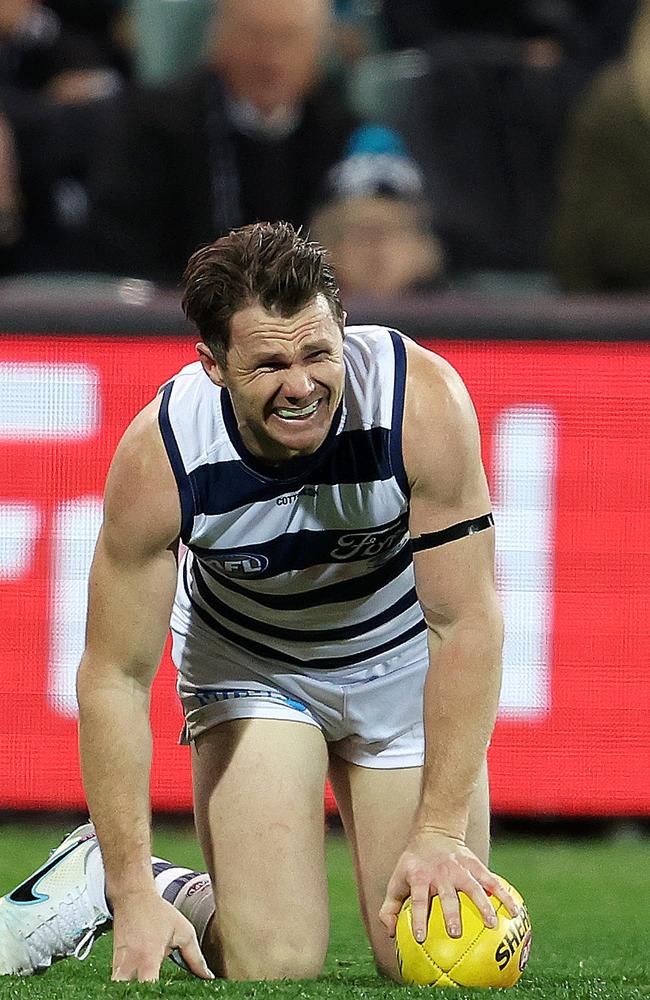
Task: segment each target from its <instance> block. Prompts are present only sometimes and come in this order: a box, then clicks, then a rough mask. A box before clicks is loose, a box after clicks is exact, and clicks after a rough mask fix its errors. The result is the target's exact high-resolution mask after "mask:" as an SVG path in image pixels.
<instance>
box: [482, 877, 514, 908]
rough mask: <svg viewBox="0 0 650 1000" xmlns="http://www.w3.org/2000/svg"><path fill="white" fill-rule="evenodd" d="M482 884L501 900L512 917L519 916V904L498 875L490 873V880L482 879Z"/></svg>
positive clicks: (487, 890)
mask: <svg viewBox="0 0 650 1000" xmlns="http://www.w3.org/2000/svg"><path fill="white" fill-rule="evenodd" d="M481 884H482V886H483V888H484V889H485V891H486V892H489V893H491V894H492V895H493V896H496V898H497V899H499V900H501V902H502V903H503V905H504V906H505V908H506V910H507V911H508V913H509V914H510V916H511V917H516V916H517V914H518V913H519V903H518V902H517V900H516V899H515V897H514V896H513V895H512V893H511V892H510V890H509V889H508V888H507V886H506V885H504V883H503V882H502V881H501V879H500V878H499V877H498V876H497V875H493V874H492V872H488V878H486V879H481Z"/></svg>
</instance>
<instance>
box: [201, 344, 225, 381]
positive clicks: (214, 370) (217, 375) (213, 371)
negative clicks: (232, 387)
mask: <svg viewBox="0 0 650 1000" xmlns="http://www.w3.org/2000/svg"><path fill="white" fill-rule="evenodd" d="M196 353H197V354H198V356H199V361H200V362H201V365H202V367H203V371H204V372H205V374H206V375H207V376H208V378H209V379H210V381H211V382H214V384H215V385H219V386H221V387H222V388H223V387H224V386H225V382H224V380H223V371H222V368H221V365H220V364H219V362H218V361H217V359H216V358H215V356H214V354H213V353H212V351H211V350H210V348H209V347H208V345H207V344H204V343H202V342H201V341H199V343H198V344H197V345H196Z"/></svg>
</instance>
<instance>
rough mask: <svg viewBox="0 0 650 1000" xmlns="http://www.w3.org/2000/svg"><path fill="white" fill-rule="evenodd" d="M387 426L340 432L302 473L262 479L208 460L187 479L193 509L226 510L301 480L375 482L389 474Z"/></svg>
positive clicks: (239, 466)
mask: <svg viewBox="0 0 650 1000" xmlns="http://www.w3.org/2000/svg"><path fill="white" fill-rule="evenodd" d="M389 438H390V431H389V430H388V429H387V428H386V427H372V428H370V429H369V430H358V431H342V432H341V434H339V435H338V437H337V438H336V440H335V441H334V442H333V444H332V446H331V448H330V449H329V451H328V453H327V455H326V456H325V457H324V459H323V461H322V462H321V463H319V464H318V465H317V466H315V467H313V468H310V469H309V471H308V472H307V473H306V474H305V475H304V476H302V477H299V478H296V479H292V480H280V479H272V480H269V481H260V478H259V476H257V475H255V474H254V473H252V472H251V471H250V470H249V469H248V468H247V467H246V466H245V465H244V463H243V462H240V461H229V462H211V463H208V464H206V465H201V466H199V467H198V468H196V469H194V470H192V472H190V474H189V478H190V481H191V484H192V489H193V491H194V494H195V495H196V497H197V510H196V513H197V514H226V513H228V512H230V511H233V510H237V509H238V508H239V507H244V506H245V505H246V504H250V503H260V502H263V501H266V500H274V499H276V498H277V497H280V496H283V495H284V494H286V493H291V492H295V491H296V489H297V488H299V486H301V485H307V484H309V485H313V486H320V485H323V486H338V485H340V484H346V483H355V484H356V483H373V482H377V481H383V480H386V479H390V478H391V476H392V475H393V473H392V471H391V463H390V458H389Z"/></svg>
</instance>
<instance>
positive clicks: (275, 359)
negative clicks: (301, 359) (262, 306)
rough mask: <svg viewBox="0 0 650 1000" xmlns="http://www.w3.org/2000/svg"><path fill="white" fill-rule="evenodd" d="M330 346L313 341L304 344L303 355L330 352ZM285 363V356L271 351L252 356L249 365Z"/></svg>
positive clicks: (322, 342)
mask: <svg viewBox="0 0 650 1000" xmlns="http://www.w3.org/2000/svg"><path fill="white" fill-rule="evenodd" d="M331 349H332V345H331V344H330V343H328V342H327V341H326V340H322V339H319V340H314V341H312V342H311V343H309V344H305V346H304V348H303V349H302V353H303V354H315V353H316V352H317V351H330V350H331ZM286 361H287V355H286V354H281V353H278V352H277V351H272V352H270V353H265V352H263V351H261V352H260V353H259V354H254V355H253V357H252V359H251V363H252V364H255V365H264V364H285V363H286Z"/></svg>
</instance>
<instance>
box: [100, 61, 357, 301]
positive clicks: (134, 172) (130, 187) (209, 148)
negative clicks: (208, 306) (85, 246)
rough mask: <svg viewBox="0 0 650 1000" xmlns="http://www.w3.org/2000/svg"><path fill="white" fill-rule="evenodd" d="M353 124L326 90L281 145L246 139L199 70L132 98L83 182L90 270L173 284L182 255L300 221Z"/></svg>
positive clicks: (212, 80)
mask: <svg viewBox="0 0 650 1000" xmlns="http://www.w3.org/2000/svg"><path fill="white" fill-rule="evenodd" d="M356 124H357V122H356V121H355V120H354V119H353V118H352V117H351V116H350V115H349V114H348V112H347V111H345V109H344V105H343V102H342V101H341V100H340V98H339V95H338V92H336V91H334V90H332V89H330V88H329V86H327V85H326V86H323V87H322V88H321V89H319V90H317V91H315V92H314V93H313V95H312V96H311V98H310V99H309V100H308V101H307V102H306V104H305V106H304V113H303V116H302V120H301V123H300V125H299V126H298V128H297V129H296V130H295V132H293V134H291V135H290V136H288V137H287V138H284V139H282V140H273V141H271V140H262V139H259V138H255V139H253V138H251V137H249V136H245V135H243V134H241V133H240V132H238V131H236V130H235V129H234V128H233V126H232V125H231V124H230V121H229V117H228V114H227V111H226V103H225V95H224V91H223V87H222V84H221V82H220V79H219V78H218V76H217V75H215V73H213V72H212V71H210V70H209V69H207V68H202V69H200V70H198V71H195V72H193V73H192V74H190V75H189V76H187V77H184V78H182V79H181V80H179V81H176V82H174V83H172V84H171V85H168V86H167V87H165V88H161V89H153V90H152V89H148V90H141V91H139V92H135V93H133V95H132V96H131V98H130V100H129V101H128V103H127V104H126V106H125V108H124V111H123V114H122V115H121V119H120V122H119V127H117V128H116V130H115V131H114V132H113V133H112V134H111V135H110V137H109V141H108V143H107V145H106V146H105V148H104V149H102V150H101V151H100V155H99V160H100V162H99V164H98V171H97V173H96V176H95V178H94V183H93V184H92V185H91V228H92V236H93V239H94V242H95V245H96V248H97V252H96V257H95V262H94V263H95V267H96V268H97V269H100V270H106V271H110V272H112V273H121V274H129V275H135V276H138V277H145V278H149V279H152V280H157V281H160V282H162V283H171V284H177V283H178V282H179V279H180V276H181V274H182V272H183V269H184V266H185V264H186V262H187V259H188V257H189V256H190V254H191V253H193V251H194V250H196V249H197V248H198V247H199V246H202V245H205V244H206V243H209V242H212V241H213V240H215V239H216V238H217V237H218V236H220V235H222V234H223V233H225V232H228V231H229V230H230V229H231V228H233V227H236V226H239V225H243V224H245V223H249V222H254V221H257V220H265V219H269V220H276V219H286V220H287V221H289V222H292V223H293V224H294V225H296V226H299V225H302V224H305V223H306V222H307V220H308V219H309V217H310V214H311V212H312V210H313V208H314V206H315V204H317V203H318V200H319V198H320V196H321V193H322V185H323V181H324V177H325V174H326V173H327V171H328V170H329V168H330V167H331V166H332V165H333V164H334V163H335V162H337V161H338V160H339V159H340V158H341V157H342V156H343V154H344V151H345V147H346V144H347V141H348V139H349V137H350V135H351V133H352V132H353V130H354V128H355V127H356Z"/></svg>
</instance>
